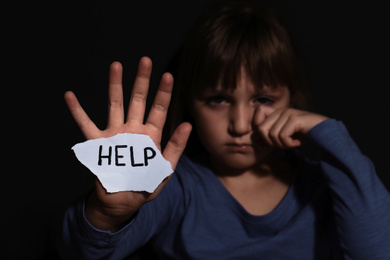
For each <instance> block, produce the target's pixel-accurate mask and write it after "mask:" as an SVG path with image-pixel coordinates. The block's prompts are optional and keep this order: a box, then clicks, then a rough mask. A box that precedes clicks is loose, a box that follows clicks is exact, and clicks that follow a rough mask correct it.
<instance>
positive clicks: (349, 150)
mask: <svg viewBox="0 0 390 260" xmlns="http://www.w3.org/2000/svg"><path fill="white" fill-rule="evenodd" d="M308 140H309V141H311V142H313V143H314V144H315V145H317V146H318V147H320V149H321V159H320V165H321V169H322V171H323V173H324V175H325V178H326V179H327V182H328V185H329V188H330V190H331V194H332V207H333V218H334V221H335V229H336V233H337V240H338V241H337V242H338V246H339V248H340V251H341V255H342V258H343V259H353V260H359V259H361V260H364V259H371V260H374V259H378V260H379V259H390V194H389V192H388V191H387V189H386V188H385V187H384V185H383V183H382V182H381V181H380V179H379V178H378V176H377V175H376V172H375V168H374V165H373V163H372V162H371V160H370V159H369V158H367V157H366V156H364V155H363V154H362V153H361V152H360V150H359V148H358V147H357V145H356V144H355V142H354V141H353V140H352V139H351V137H350V135H349V133H348V131H347V129H346V128H345V126H344V124H343V123H342V122H339V121H336V120H334V119H328V120H326V121H324V122H322V123H320V124H319V125H317V126H316V127H314V128H313V129H312V130H311V131H310V132H309V133H308Z"/></svg>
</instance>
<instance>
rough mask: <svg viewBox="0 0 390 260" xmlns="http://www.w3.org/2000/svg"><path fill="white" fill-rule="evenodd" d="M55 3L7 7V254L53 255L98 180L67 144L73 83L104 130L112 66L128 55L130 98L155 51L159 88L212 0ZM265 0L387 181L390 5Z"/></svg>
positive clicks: (313, 80)
mask: <svg viewBox="0 0 390 260" xmlns="http://www.w3.org/2000/svg"><path fill="white" fill-rule="evenodd" d="M54 2H55V4H53V3H52V4H42V5H39V6H37V5H36V4H35V3H34V4H29V5H30V6H26V5H24V6H12V7H9V8H6V9H5V12H8V16H7V19H6V21H4V22H3V28H4V29H3V37H4V38H3V43H4V44H3V56H4V59H2V61H3V63H4V64H3V69H2V75H3V76H2V79H3V84H4V85H3V86H2V97H3V103H2V108H3V109H2V110H3V124H2V126H3V127H2V128H3V132H2V133H3V145H2V151H3V154H4V153H5V154H6V155H5V156H3V158H2V164H3V168H4V169H3V170H2V173H1V174H2V176H3V180H2V184H3V185H2V186H3V188H2V189H1V217H2V220H1V223H2V234H3V236H4V237H3V241H5V242H2V243H1V249H0V258H2V259H3V258H4V259H43V258H49V259H56V257H57V255H56V251H55V235H56V233H57V230H58V228H57V227H58V224H59V222H60V220H61V217H62V215H63V212H64V210H65V208H66V206H67V205H68V204H69V203H70V202H71V201H73V200H74V199H76V198H78V197H80V196H81V195H83V194H85V193H86V192H88V191H89V189H90V187H91V180H92V174H91V173H90V172H88V170H86V169H85V168H84V167H83V166H82V165H81V164H80V163H79V162H78V161H77V160H76V158H75V156H74V155H73V152H72V151H71V149H70V148H71V147H72V146H73V145H74V144H76V143H78V142H81V141H83V140H84V138H83V136H82V134H81V133H80V131H79V129H78V127H77V125H76V124H75V123H74V121H73V119H72V117H71V116H70V114H69V112H68V111H67V108H66V106H65V103H64V101H63V94H64V92H65V91H66V90H73V91H74V92H75V93H76V95H77V96H78V98H79V100H80V102H81V104H82V105H83V107H84V109H85V110H86V111H87V113H88V114H89V115H90V117H91V118H92V119H93V120H94V122H95V123H96V124H97V125H98V126H99V127H100V128H102V129H103V128H104V127H105V124H106V118H107V111H106V109H107V105H106V102H107V80H108V67H109V64H110V63H111V62H112V61H115V60H118V61H120V62H122V64H123V66H124V86H125V90H124V93H125V97H126V100H128V98H129V94H130V90H131V86H132V82H133V80H134V75H135V71H136V66H137V63H138V60H139V58H140V57H142V56H145V55H146V56H149V57H151V58H152V60H153V62H154V68H153V76H152V83H151V87H152V91H151V93H152V94H153V93H154V91H153V90H155V88H156V86H157V84H158V81H159V78H160V77H161V75H162V73H163V72H165V71H166V70H167V67H168V64H169V63H170V61H171V60H172V58H173V57H174V55H175V54H176V53H177V51H178V50H179V48H180V46H181V44H182V42H183V40H184V38H185V36H186V33H187V31H188V29H189V28H190V26H191V25H192V23H193V22H194V20H195V19H196V18H197V17H198V16H199V15H200V13H201V12H202V11H203V10H204V8H205V6H206V5H207V3H209V2H211V0H191V1H190V0H188V1H179V0H167V1H153V0H143V1H131V2H117V1H54ZM268 2H270V4H271V6H274V7H275V8H277V9H278V10H280V11H281V12H282V13H284V14H285V15H286V16H287V17H288V19H289V20H290V21H291V25H292V28H293V29H294V31H295V33H296V35H297V38H298V40H299V41H298V44H299V45H300V46H301V48H302V50H303V53H302V54H303V60H304V61H305V62H306V66H305V67H306V69H307V71H308V75H309V77H308V80H309V82H310V87H311V88H312V92H313V94H314V97H315V101H316V102H315V103H316V107H317V111H318V112H320V113H323V114H325V115H328V116H330V117H334V118H336V119H339V120H342V121H343V122H344V123H345V125H346V126H347V128H348V129H349V131H350V134H351V135H352V137H353V138H354V140H355V141H356V142H357V143H358V145H359V147H360V148H361V150H362V151H363V153H365V154H366V155H368V156H369V157H370V158H371V159H372V160H373V161H374V163H375V165H376V169H377V172H378V175H379V177H380V178H381V179H382V180H383V182H384V183H385V185H386V186H387V187H388V188H389V187H390V177H389V176H390V174H389V170H390V166H389V164H388V161H389V160H390V152H389V149H388V148H389V146H390V141H389V130H388V129H389V127H388V123H389V116H388V111H389V109H388V104H389V102H390V101H389V93H390V91H389V84H388V73H387V71H388V70H389V64H388V60H389V58H390V56H389V51H388V46H389V43H390V40H389V38H388V37H387V34H388V25H389V18H388V17H389V16H388V15H387V13H386V11H385V10H386V8H385V2H379V1H370V2H366V1H321V2H319V1H309V0H302V1H287V0H286V1H283V0H275V1H272V0H269V1H268Z"/></svg>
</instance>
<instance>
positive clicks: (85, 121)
mask: <svg viewBox="0 0 390 260" xmlns="http://www.w3.org/2000/svg"><path fill="white" fill-rule="evenodd" d="M64 98H65V101H66V104H67V105H68V108H69V110H70V113H71V114H72V116H73V118H74V120H75V121H76V123H77V125H78V126H79V127H80V130H81V132H82V133H83V135H84V136H85V138H86V139H88V140H89V139H95V138H98V137H99V135H100V130H99V129H98V128H97V127H96V125H95V124H94V123H93V122H92V120H91V119H90V118H89V117H88V115H87V113H85V111H84V109H83V108H82V107H81V105H80V103H79V101H78V100H77V98H76V96H75V94H74V93H73V92H72V91H67V92H66V93H65V96H64Z"/></svg>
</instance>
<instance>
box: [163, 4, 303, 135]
mask: <svg viewBox="0 0 390 260" xmlns="http://www.w3.org/2000/svg"><path fill="white" fill-rule="evenodd" d="M242 66H244V68H245V69H246V73H247V75H249V77H250V78H251V80H252V82H253V84H255V85H256V86H258V87H262V86H263V85H264V84H265V85H268V86H271V87H276V86H286V87H287V88H289V90H290V93H291V106H292V107H295V108H299V109H306V108H307V107H306V102H305V94H304V93H305V90H304V88H303V84H302V83H303V82H302V77H301V72H300V67H299V66H298V62H297V58H296V54H295V48H294V47H293V44H292V42H291V36H290V34H289V32H288V30H287V29H286V26H285V25H284V23H283V21H282V20H281V19H280V17H279V15H278V14H277V13H276V12H275V11H273V10H271V9H269V8H267V7H265V6H264V5H262V4H259V3H258V2H254V1H242V0H241V1H232V2H228V3H226V1H224V2H223V3H222V5H221V4H216V5H214V6H212V7H211V8H210V9H209V10H208V11H207V12H206V13H205V14H204V15H203V16H201V17H200V19H199V20H198V21H197V22H196V23H195V25H194V26H193V28H192V30H191V31H190V33H189V35H188V38H187V40H186V42H185V44H184V47H183V50H182V54H181V60H180V64H179V68H178V75H177V76H176V83H175V88H174V97H173V101H172V108H171V112H170V120H171V122H170V127H171V129H174V128H175V127H176V126H177V125H178V124H179V123H181V122H183V121H189V122H190V123H193V121H192V118H191V115H190V113H189V106H190V104H192V99H193V97H194V95H196V93H198V92H199V91H201V90H203V89H204V88H208V87H216V86H217V85H220V86H222V87H223V88H228V89H230V88H235V87H236V83H237V77H239V75H240V71H241V67H242Z"/></svg>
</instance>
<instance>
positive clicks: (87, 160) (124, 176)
mask: <svg viewBox="0 0 390 260" xmlns="http://www.w3.org/2000/svg"><path fill="white" fill-rule="evenodd" d="M72 150H73V151H74V152H75V154H76V157H77V159H78V160H79V161H80V162H81V163H82V164H84V165H85V166H86V167H87V168H88V169H90V170H91V172H92V173H93V174H95V175H96V176H97V177H98V179H99V180H100V182H101V183H102V185H103V187H104V188H105V189H106V190H107V192H118V191H146V192H149V193H152V192H153V191H154V190H155V189H156V188H157V186H158V185H159V184H160V183H161V182H162V181H163V180H164V179H165V178H166V177H168V176H169V175H170V174H171V173H172V172H173V169H172V166H171V164H170V162H168V161H167V160H165V159H164V157H163V156H162V154H161V152H160V150H159V149H158V148H157V147H156V145H155V144H154V142H153V140H152V139H151V138H150V137H149V136H147V135H141V134H130V133H123V134H117V135H114V136H112V137H108V138H98V139H93V140H88V141H86V142H83V143H78V144H76V145H74V146H73V147H72Z"/></svg>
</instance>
